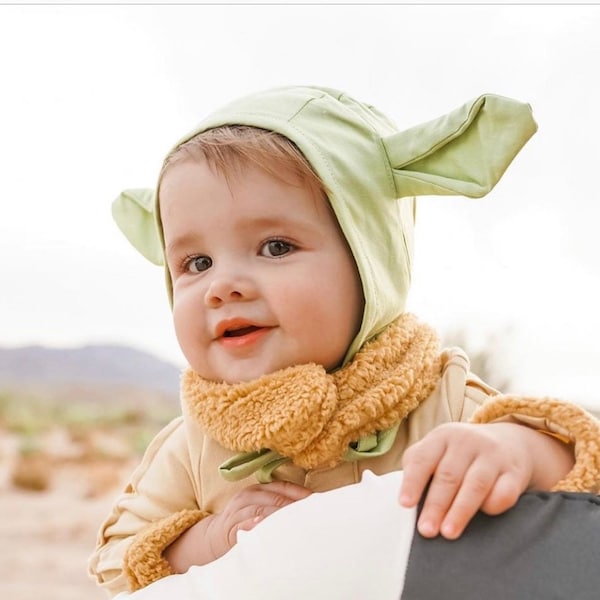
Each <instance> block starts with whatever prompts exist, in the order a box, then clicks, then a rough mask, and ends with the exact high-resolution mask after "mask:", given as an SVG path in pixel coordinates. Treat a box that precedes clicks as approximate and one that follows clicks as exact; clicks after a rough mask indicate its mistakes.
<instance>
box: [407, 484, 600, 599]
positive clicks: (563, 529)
mask: <svg viewBox="0 0 600 600" xmlns="http://www.w3.org/2000/svg"><path fill="white" fill-rule="evenodd" d="M599 559H600V497H598V496H595V495H592V494H583V493H582V494H576V493H560V492H556V493H549V492H539V493H528V494H524V495H523V496H522V497H521V499H520V500H519V502H518V503H517V505H516V506H515V507H514V508H513V509H511V510H509V511H508V512H506V513H504V514H502V515H500V516H497V517H490V516H487V515H484V514H483V513H479V514H478V515H476V517H475V518H474V520H473V521H472V522H471V523H470V525H469V526H468V528H467V530H466V531H465V533H464V534H463V536H462V537H461V538H459V539H458V540H455V541H448V540H445V539H444V538H441V537H437V538H434V539H425V538H423V537H422V536H420V535H419V534H418V533H416V534H415V537H414V538H413V544H412V548H411V551H410V556H409V560H408V566H407V572H406V580H405V585H404V589H403V592H402V595H401V597H400V600H430V599H431V600H433V599H436V600H437V599H438V598H439V599H443V600H475V599H477V600H481V599H484V600H512V599H519V600H520V599H523V600H537V599H542V598H543V599H544V600H550V599H556V600H565V599H573V600H599V599H600V564H599V562H600V561H599Z"/></svg>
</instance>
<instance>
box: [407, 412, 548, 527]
mask: <svg viewBox="0 0 600 600" xmlns="http://www.w3.org/2000/svg"><path fill="white" fill-rule="evenodd" d="M531 436H543V434H541V433H539V432H536V431H534V430H532V429H529V428H527V427H524V426H521V425H516V424H512V423H493V424H485V425H480V424H477V425H475V424H468V423H447V424H444V425H440V426H439V427H436V428H435V429H433V430H432V431H431V432H430V433H429V434H427V435H426V436H425V437H424V438H423V439H422V440H420V441H419V442H417V443H416V444H414V445H413V446H411V447H410V448H408V449H407V450H406V452H405V453H404V457H403V469H404V478H403V482H402V486H401V489H400V504H402V505H403V506H406V507H412V506H415V505H416V504H417V503H418V502H419V500H420V499H421V496H422V494H423V492H424V491H425V488H426V487H427V484H428V483H429V489H428V490H427V495H426V497H425V501H424V503H423V507H422V510H421V514H420V516H419V521H418V523H417V529H418V531H419V533H421V535H423V536H425V537H435V536H436V535H438V534H441V535H442V536H444V537H445V538H448V539H456V538H458V537H459V536H460V535H461V534H462V532H463V531H464V529H465V527H466V526H467V524H468V523H469V521H470V520H471V518H472V517H473V516H474V515H475V513H476V512H477V511H478V510H482V511H483V512H485V513H487V514H490V515H496V514H500V513H502V512H504V511H506V510H508V509H509V508H510V507H511V506H513V505H514V504H515V503H516V501H517V500H518V498H519V496H520V495H521V494H522V493H523V492H524V491H525V490H526V489H527V488H528V487H529V486H530V484H531V483H532V480H533V476H534V468H535V460H534V456H533V455H534V454H535V445H533V446H532V445H531V444H530V443H529V442H530V438H531ZM543 437H548V438H549V436H543ZM541 443H545V440H543V441H542V442H541ZM430 480H431V481H430Z"/></svg>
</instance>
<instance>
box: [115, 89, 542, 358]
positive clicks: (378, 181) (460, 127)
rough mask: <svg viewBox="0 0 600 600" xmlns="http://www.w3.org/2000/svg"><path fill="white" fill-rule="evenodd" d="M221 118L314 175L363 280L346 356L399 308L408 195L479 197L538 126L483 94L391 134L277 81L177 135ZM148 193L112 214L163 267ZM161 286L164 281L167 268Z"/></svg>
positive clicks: (125, 196)
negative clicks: (274, 136) (278, 141)
mask: <svg viewBox="0 0 600 600" xmlns="http://www.w3.org/2000/svg"><path fill="white" fill-rule="evenodd" d="M221 125H250V126H255V127H260V128H263V129H268V130H272V131H276V132H278V133H280V134H282V135H284V136H286V137H287V138H289V139H291V140H292V141H293V142H294V143H295V144H296V145H297V146H298V147H299V148H300V150H301V151H302V152H303V154H304V156H305V157H306V159H307V160H308V161H309V163H310V164H311V165H312V167H313V169H314V170H315V171H316V173H317V174H318V175H319V177H320V178H321V180H322V181H323V183H324V185H325V187H326V189H327V190H328V198H329V202H330V203H331V206H332V208H333V210H334V212H335V214H336V216H337V219H338V221H339V223H340V226H341V229H342V231H343V233H344V235H345V237H346V240H347V241H348V244H349V246H350V249H351V251H352V254H353V255H354V260H355V261H356V264H357V267H358V272H359V274H360V278H361V280H362V286H363V292H364V297H365V308H364V315H363V321H362V326H361V328H360V331H359V332H358V334H357V336H356V338H355V339H354V341H353V342H352V345H351V346H350V348H349V349H348V353H347V356H346V361H347V360H349V359H350V358H351V357H352V356H354V354H355V353H356V351H357V350H358V349H359V348H360V347H361V346H362V345H363V344H364V342H365V341H366V340H368V339H370V338H371V337H372V336H374V335H375V334H377V333H379V332H380V331H381V330H382V329H384V328H385V327H386V326H387V325H389V324H390V323H391V322H392V321H393V320H394V319H395V318H396V317H398V316H399V315H400V314H401V313H402V312H403V311H404V308H405V303H406V297H407V293H408V289H409V285H410V278H411V260H412V255H413V229H414V221H415V197H416V196H427V195H462V196H469V197H472V198H479V197H482V196H484V195H485V194H487V193H488V192H489V191H490V190H491V189H492V188H493V187H494V186H495V185H496V183H497V182H498V181H499V179H500V177H501V176H502V175H503V173H504V171H505V170H506V168H507V167H508V165H509V164H510V163H511V161H512V160H513V158H514V157H515V156H516V154H517V153H518V152H519V151H520V149H521V148H522V147H523V146H524V144H525V143H526V142H527V140H528V139H529V138H530V137H531V136H532V135H533V134H534V133H535V131H536V129H537V125H536V123H535V121H534V119H533V117H532V114H531V108H530V106H529V105H528V104H524V103H521V102H518V101H516V100H512V99H510V98H505V97H502V96H497V95H491V94H488V95H483V96H480V97H479V98H476V99H475V100H472V101H471V102H468V103H466V104H464V105H463V106H461V107H459V108H457V109H456V110H454V111H452V112H450V113H448V114H447V115H444V116H442V117H439V118H438V119H435V120H433V121H429V122H427V123H423V124H420V125H417V126H415V127H412V128H410V129H407V130H404V131H399V130H398V128H397V127H396V126H395V125H394V123H393V122H392V121H390V119H388V118H387V117H386V116H385V115H383V114H382V113H381V112H380V111H379V110H378V109H376V108H375V107H373V106H371V105H368V104H364V103H361V102H358V101H357V100H354V99H353V98H351V97H350V96H348V95H347V94H346V93H344V92H340V91H337V90H333V89H329V88H321V87H282V88H276V89H271V90H267V91H264V92H260V93H256V94H252V95H249V96H246V97H243V98H240V99H238V100H236V101H234V102H232V103H230V104H228V105H226V106H225V107H223V108H221V109H220V110H217V111H216V112H214V113H212V114H211V115H210V116H208V117H207V118H206V119H205V120H204V121H202V122H201V123H200V124H199V125H198V126H197V127H196V128H195V129H194V130H193V131H191V132H190V133H188V134H187V135H186V136H185V137H184V138H182V139H181V140H180V141H179V142H178V144H177V145H176V146H178V145H180V144H182V143H184V142H186V141H188V140H189V139H190V138H192V137H194V136H195V135H196V134H198V133H200V132H202V131H205V130H207V129H211V128H214V127H218V126H221ZM158 202H159V198H157V197H156V194H155V192H154V191H153V190H140V189H135V190H126V191H124V192H123V193H122V194H121V195H120V196H119V197H118V198H117V200H115V202H114V203H113V217H114V218H115V220H116V222H117V224H118V225H119V227H120V228H121V230H122V231H123V232H124V233H125V235H126V236H127V238H128V239H129V240H130V241H131V242H132V243H133V245H134V246H135V247H136V248H137V249H138V250H139V251H140V252H142V254H143V255H144V256H145V257H146V258H148V259H149V260H151V261H152V262H154V263H156V264H159V265H162V264H164V257H163V241H162V231H161V226H160V221H159V219H158V218H157V214H158V211H157V206H158ZM166 277H167V286H168V288H169V294H171V282H170V277H169V274H168V271H167V274H166Z"/></svg>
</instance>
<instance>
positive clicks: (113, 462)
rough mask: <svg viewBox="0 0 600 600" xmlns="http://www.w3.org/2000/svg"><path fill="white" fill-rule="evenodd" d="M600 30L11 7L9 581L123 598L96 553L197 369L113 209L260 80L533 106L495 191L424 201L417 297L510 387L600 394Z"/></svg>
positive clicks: (4, 276) (394, 16)
mask: <svg viewBox="0 0 600 600" xmlns="http://www.w3.org/2000/svg"><path fill="white" fill-rule="evenodd" d="M599 28H600V6H593V5H591V6H589V5H573V6H568V5H536V4H527V5H516V4H514V5H513V4H502V5H489V6H488V5H474V4H473V5H470V4H460V5H443V4H435V5H433V4H429V5H428V4H421V5H398V4H396V5H385V4H378V5H376V6H367V5H341V4H340V5H336V4H331V3H329V4H327V5H315V4H312V5H269V4H260V5H244V4H236V5H223V6H217V5H186V4H178V5H177V6H167V5H135V4H128V5H126V6H123V5H102V4H96V5H69V4H68V3H67V4H64V3H63V4H61V5H40V4H36V5H27V4H21V5H1V6H0V76H1V81H2V90H3V93H2V95H1V96H0V108H1V110H0V165H1V167H0V169H1V176H2V177H1V180H2V195H1V198H0V203H1V207H2V212H1V215H2V216H1V217H0V281H2V293H1V294H0V504H2V505H3V506H0V515H2V516H1V517H0V537H1V539H2V540H3V542H4V543H3V544H2V549H0V555H1V556H2V560H0V592H1V595H2V597H6V598H11V599H12V600H25V599H29V598H32V599H33V598H36V599H37V598H39V597H48V596H50V597H52V598H57V600H58V599H59V598H60V600H69V599H71V598H78V599H79V598H81V597H83V594H84V593H85V594H86V596H85V597H87V598H96V597H97V598H100V597H103V596H104V594H103V593H102V592H100V591H99V590H97V589H96V588H95V587H94V584H93V583H92V582H90V581H89V580H88V579H87V576H86V574H85V560H86V557H87V555H88V554H89V553H90V552H91V550H92V547H93V544H94V536H95V532H96V530H97V528H98V525H99V522H100V520H101V519H102V518H103V516H104V514H105V512H106V511H107V510H108V506H109V504H110V502H111V500H112V498H113V496H114V494H115V493H116V491H117V488H118V486H119V485H120V482H121V481H122V480H123V477H124V476H125V475H126V474H127V473H128V472H129V470H130V469H131V467H132V465H133V464H135V462H136V461H137V460H138V459H139V455H140V453H141V452H142V451H143V449H144V447H145V445H146V443H147V442H148V440H149V439H150V438H151V437H152V435H154V433H155V432H156V431H157V430H158V428H160V427H161V426H162V425H163V424H164V423H166V422H167V421H168V420H169V419H170V418H171V417H172V416H173V415H175V414H176V413H177V412H178V401H177V385H178V374H179V371H180V369H181V368H182V366H183V365H184V361H183V357H182V356H181V354H180V351H179V349H178V347H177V344H176V340H175V337H174V334H173V332H172V328H171V320H170V312H169V306H168V301H167V297H166V293H165V289H164V285H163V276H162V272H161V270H160V269H159V268H157V267H154V266H152V265H151V264H149V263H147V262H146V261H145V260H144V259H143V258H142V257H141V256H140V255H138V254H136V252H135V251H134V250H133V249H132V248H131V247H130V246H129V245H128V243H127V242H126V240H125V239H124V238H123V237H122V236H121V234H120V232H119V231H118V230H117V228H116V226H115V225H114V224H113V222H112V220H111V216H110V204H111V202H112V200H113V199H114V198H115V197H116V196H117V195H118V194H119V192H120V191H121V190H122V189H124V188H129V187H152V186H153V185H154V183H155V181H156V177H157V174H158V170H159V168H160V165H161V162H162V159H163V157H164V155H165V153H166V152H167V151H168V150H169V149H170V147H171V146H172V145H173V144H174V143H175V142H176V141H177V140H178V139H179V137H180V136H181V135H183V134H184V133H185V132H186V131H188V130H189V129H191V128H192V127H193V126H194V125H195V123H196V122H198V121H199V120H200V119H201V118H203V116H204V115H205V114H207V113H208V112H210V111H212V110H213V109H215V108H217V107H218V106H220V105H221V104H222V103H224V102H227V101H229V100H231V99H233V98H235V97H237V96H240V95H242V94H246V93H249V92H253V91H257V90H260V89H263V88H268V87H272V86H279V85H288V84H312V85H324V86H328V87H333V88H338V89H341V90H345V91H347V92H349V93H350V94H351V95H353V96H355V97H356V98H358V99H360V100H363V101H366V102H369V103H371V104H374V105H376V106H377V107H378V108H380V109H381V110H383V111H384V112H385V113H387V114H388V115H389V116H390V117H392V118H393V119H394V120H395V121H396V123H397V124H398V126H399V127H401V128H409V127H411V126H413V125H415V124H417V123H419V122H422V121H427V120H430V119H433V118H435V117H438V116H440V115H442V114H445V113H447V112H449V111H450V110H452V109H454V108H456V107H458V106H460V105H462V104H464V103H465V102H466V101H468V100H470V99H472V98H474V97H476V96H478V95H480V94H481V93H486V92H491V93H497V94H501V95H505V96H511V97H514V98H517V99H519V100H522V101H525V102H529V103H530V104H531V105H532V107H533V111H534V116H535V118H536V120H537V121H538V124H539V131H538V133H537V134H536V135H535V136H534V137H533V138H532V140H531V141H530V142H529V143H528V144H527V145H526V147H525V148H524V149H523V151H522V152H521V153H520V155H519V156H518V157H517V158H516V159H515V161H514V163H513V164H512V165H511V166H510V167H509V169H508V171H507V173H506V175H505V177H504V178H503V179H502V181H501V182H500V183H499V184H498V186H497V187H496V188H495V189H494V191H493V192H492V193H491V194H489V195H488V196H487V197H486V198H485V199H481V200H467V199H464V198H451V197H445V198H423V199H422V200H420V202H419V205H418V219H417V230H416V256H415V264H414V272H413V286H412V292H411V296H410V298H409V309H410V310H411V311H413V312H415V313H416V314H418V315H419V316H420V317H421V318H422V319H424V320H426V321H429V322H430V323H431V324H433V325H434V326H436V327H437V328H438V330H439V331H440V333H441V335H442V337H443V341H444V343H445V344H456V345H461V346H463V347H465V349H467V350H468V351H469V353H470V354H471V355H472V356H473V358H474V370H475V371H476V372H478V374H480V375H481V376H482V377H484V378H485V379H487V380H488V381H489V382H490V383H491V384H492V385H496V386H498V387H501V388H502V389H503V390H505V391H514V392H519V393H528V394H535V395H552V396H558V397H560V398H564V399H568V400H572V401H574V402H577V403H579V404H581V405H583V406H585V407H587V408H589V409H591V410H594V411H600V373H599V372H598V368H597V365H598V364H600V349H599V346H598V334H599V332H600V316H599V314H598V306H600V242H599V241H598V233H597V232H598V218H599V216H600V205H599V201H598V200H599V199H598V197H597V196H598V194H597V192H594V189H595V186H592V185H591V184H590V183H589V179H590V177H591V176H592V175H593V174H594V173H596V172H597V170H598V164H599V158H600V156H599V155H600V151H599V150H598V144H597V138H596V135H598V134H599V133H600V125H599V124H598V114H597V110H598V108H597V107H598V106H600V86H599V85H598V75H597V66H598V64H599V62H600V39H599V38H598V35H597V31H598V29H599ZM32 573H35V576H34V577H32ZM49 591H50V593H49Z"/></svg>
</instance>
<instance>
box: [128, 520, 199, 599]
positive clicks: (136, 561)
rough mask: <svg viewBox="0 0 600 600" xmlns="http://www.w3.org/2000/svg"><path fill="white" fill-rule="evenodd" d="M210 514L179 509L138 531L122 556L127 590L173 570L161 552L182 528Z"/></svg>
mask: <svg viewBox="0 0 600 600" xmlns="http://www.w3.org/2000/svg"><path fill="white" fill-rule="evenodd" d="M209 514H210V513H207V512H204V511H202V510H189V509H186V510H182V511H179V512H177V513H175V514H173V515H170V516H168V517H165V518H164V519H161V520H159V521H155V522H154V523H151V524H150V525H148V526H147V527H146V528H145V529H143V530H142V531H141V532H140V533H138V534H137V535H136V536H135V538H134V540H133V542H132V543H131V545H130V546H129V548H128V549H127V552H126V553H125V558H124V570H125V575H126V577H127V583H128V586H129V591H130V592H135V591H136V590H139V589H140V588H143V587H146V586H147V585H150V584H151V583H152V582H154V581H156V580H157V579H161V578H163V577H166V576H167V575H174V574H175V572H174V571H173V569H172V568H171V565H170V564H169V563H168V562H167V560H166V559H165V558H164V557H163V555H162V553H163V552H164V550H165V549H166V548H167V547H168V546H169V545H170V544H171V543H173V542H174V541H175V540H176V539H177V538H178V537H179V536H180V535H181V534H182V533H183V532H184V531H186V530H187V529H189V528H190V527H192V526H193V525H195V524H196V523H198V522H199V521H201V520H202V519H204V517H207V516H208V515H209Z"/></svg>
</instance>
